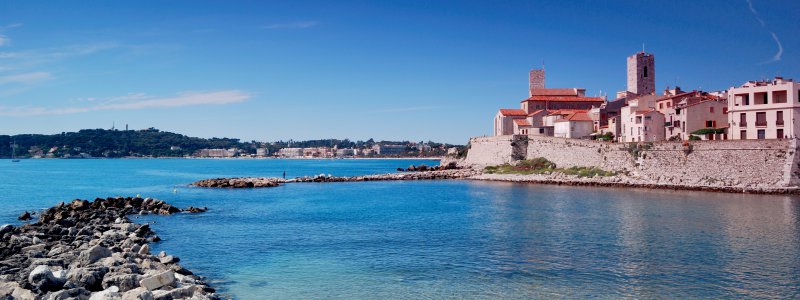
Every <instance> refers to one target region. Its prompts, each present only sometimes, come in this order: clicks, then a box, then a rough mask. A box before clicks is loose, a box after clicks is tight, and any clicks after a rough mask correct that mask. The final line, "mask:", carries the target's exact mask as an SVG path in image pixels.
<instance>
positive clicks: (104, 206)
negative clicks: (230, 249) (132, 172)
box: [0, 197, 219, 300]
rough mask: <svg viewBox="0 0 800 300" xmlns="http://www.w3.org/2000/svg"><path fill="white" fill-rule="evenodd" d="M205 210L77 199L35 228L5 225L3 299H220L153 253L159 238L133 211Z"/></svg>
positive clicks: (45, 214) (1, 233)
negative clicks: (152, 246)
mask: <svg viewBox="0 0 800 300" xmlns="http://www.w3.org/2000/svg"><path fill="white" fill-rule="evenodd" d="M183 211H187V212H202V211H205V208H189V209H187V210H182V209H179V208H177V207H174V206H172V205H170V204H167V203H165V202H164V201H161V200H155V199H150V198H146V199H142V198H138V197H137V198H130V197H129V198H121V197H119V198H107V199H101V198H98V199H96V200H95V201H93V202H89V201H87V200H74V201H72V202H71V203H68V204H65V203H63V202H62V203H61V204H59V205H57V206H55V207H51V208H49V209H47V210H44V211H42V212H41V213H40V214H39V219H38V220H37V222H36V223H32V224H26V225H22V226H20V227H14V226H11V225H3V226H0V299H37V300H38V299H53V300H55V299H90V300H95V299H164V300H166V299H219V297H218V296H217V295H216V294H215V290H214V289H213V288H210V287H209V286H208V285H206V284H205V283H204V282H203V281H202V279H201V278H200V277H198V276H195V275H194V274H192V272H191V271H189V270H187V269H185V268H183V267H181V266H180V265H179V264H178V261H179V259H178V258H177V257H175V256H171V255H166V253H163V252H162V253H160V254H158V255H153V254H151V253H150V246H149V244H148V242H156V241H159V240H160V239H159V237H158V236H157V235H156V234H155V233H154V232H153V231H152V230H150V227H149V225H147V224H144V225H140V224H135V223H132V222H131V221H130V220H129V219H128V218H127V217H126V215H128V214H162V215H169V214H173V213H178V212H183Z"/></svg>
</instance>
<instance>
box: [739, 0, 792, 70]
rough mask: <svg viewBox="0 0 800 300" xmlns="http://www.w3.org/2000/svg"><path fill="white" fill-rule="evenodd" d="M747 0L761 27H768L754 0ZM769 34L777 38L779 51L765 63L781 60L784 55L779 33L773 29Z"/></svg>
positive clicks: (774, 38)
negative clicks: (754, 4) (754, 5)
mask: <svg viewBox="0 0 800 300" xmlns="http://www.w3.org/2000/svg"><path fill="white" fill-rule="evenodd" d="M745 1H747V8H749V9H750V12H751V13H753V17H755V18H756V20H757V21H758V23H759V24H761V27H762V28H767V23H766V22H764V19H761V16H760V15H758V11H756V8H755V7H753V1H752V0H745ZM769 34H770V35H772V39H773V40H775V44H776V45H777V46H778V52H777V53H775V56H773V57H772V59H771V60H768V61H765V62H763V63H764V64H766V63H771V62H776V61H780V60H781V56H783V45H782V44H781V40H780V39H778V35H777V34H775V32H772V31H770V32H769Z"/></svg>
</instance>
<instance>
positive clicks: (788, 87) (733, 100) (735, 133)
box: [728, 77, 800, 140]
mask: <svg viewBox="0 0 800 300" xmlns="http://www.w3.org/2000/svg"><path fill="white" fill-rule="evenodd" d="M798 93H800V84H798V83H797V82H794V81H792V80H791V79H783V78H781V77H775V79H774V80H771V81H748V82H746V83H745V84H743V85H742V86H740V87H735V88H733V87H732V88H730V89H729V90H728V123H729V124H730V127H729V130H728V138H729V139H735V140H738V139H742V140H743V139H781V138H796V137H797V131H798V130H799V129H798V125H800V122H798V120H796V118H797V116H800V95H798Z"/></svg>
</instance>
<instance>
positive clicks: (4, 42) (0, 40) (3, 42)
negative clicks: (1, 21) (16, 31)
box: [0, 23, 22, 47]
mask: <svg viewBox="0 0 800 300" xmlns="http://www.w3.org/2000/svg"><path fill="white" fill-rule="evenodd" d="M20 26H22V23H14V24H9V25H5V26H0V33H2V32H3V31H5V30H6V29H11V28H16V27H20ZM10 44H11V39H10V38H9V37H8V36H7V35H4V34H0V47H3V46H8V45H10Z"/></svg>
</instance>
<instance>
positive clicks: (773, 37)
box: [769, 31, 783, 62]
mask: <svg viewBox="0 0 800 300" xmlns="http://www.w3.org/2000/svg"><path fill="white" fill-rule="evenodd" d="M769 34H771V35H772V39H773V40H775V44H778V53H775V56H774V57H773V58H772V60H771V62H772V61H779V60H781V55H783V45H781V40H779V39H778V36H777V35H776V34H775V33H774V32H771V31H770V33H769Z"/></svg>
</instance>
